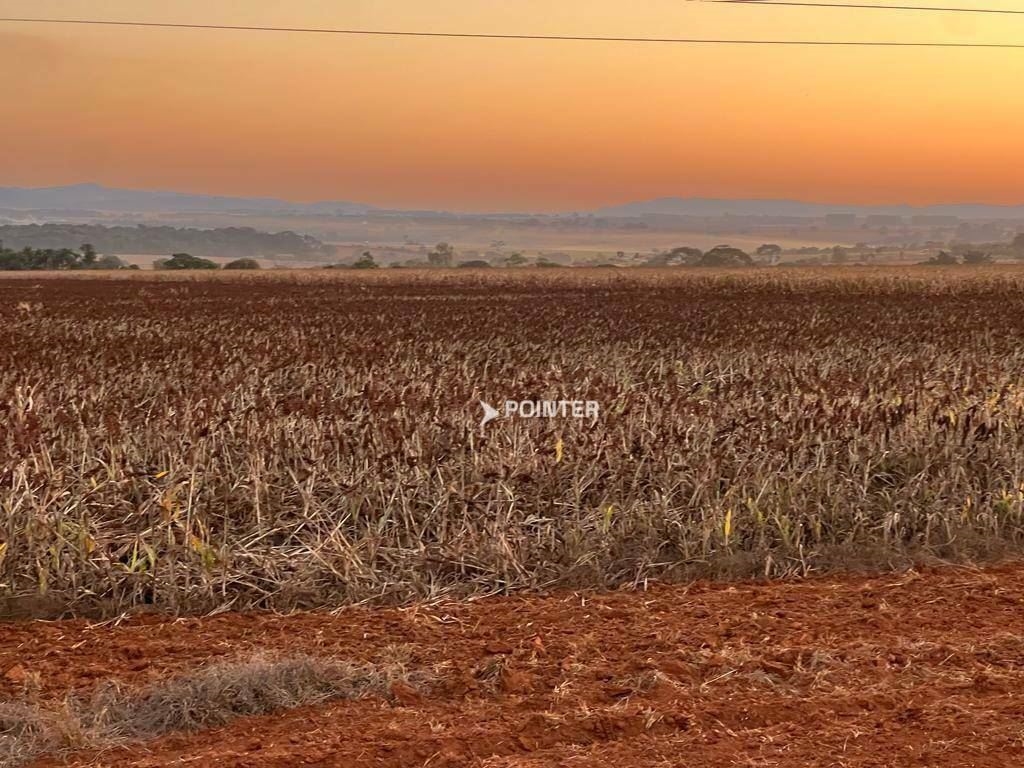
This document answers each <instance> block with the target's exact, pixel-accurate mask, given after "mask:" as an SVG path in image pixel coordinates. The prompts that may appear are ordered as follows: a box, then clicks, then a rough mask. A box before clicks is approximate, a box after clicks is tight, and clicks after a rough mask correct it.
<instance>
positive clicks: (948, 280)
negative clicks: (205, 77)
mask: <svg viewBox="0 0 1024 768" xmlns="http://www.w3.org/2000/svg"><path fill="white" fill-rule="evenodd" d="M1022 336H1024V271H1022V270H1019V269H1014V268H987V269H986V268H983V269H975V270H972V269H967V268H958V269H949V270H942V269H926V268H919V269H917V270H899V269H892V270H888V269H870V270H869V269H864V268H859V269H847V270H819V271H814V270H807V271H801V270H775V271H768V270H765V271H753V272H732V273H730V272H702V271H696V272H694V271H682V270H676V271H671V270H665V271H658V270H651V271H646V270H633V271H630V272H628V273H623V272H622V271H617V270H592V271H586V270H544V271H540V272H538V271H534V270H523V271H519V272H517V271H505V272H502V273H501V274H487V273H485V272H468V273H465V272H446V271H440V272H432V273H431V272H406V271H400V270H392V271H389V272H388V273H383V274H375V275H370V276H360V275H354V274H352V273H349V274H345V275H341V276H338V275H337V274H325V273H323V272H313V271H308V272H281V273H266V274H262V275H255V276H245V277H231V276H229V275H223V276H222V275H216V276H213V277H206V276H201V277H197V276H194V275H193V276H186V277H184V278H170V277H162V276H160V277H154V276H148V275H141V274H134V275H131V274H130V275H128V276H125V277H119V278H116V279H115V278H94V277H91V276H90V277H85V278H82V279H73V278H65V277H39V276H37V275H27V276H23V277H18V278H11V279H6V278H5V279H3V280H0V338H2V341H0V419H2V434H0V455H2V462H0V508H2V510H3V515H2V518H0V547H2V549H0V584H2V590H3V601H4V606H3V607H4V610H5V612H6V613H7V615H10V616H29V615H35V616H57V615H62V614H63V613H65V612H74V613H77V614H80V615H88V616H94V617H102V616H114V615H118V614H120V613H121V612H123V611H125V610H129V609H136V608H144V609H156V610H166V611H174V612H179V613H197V612H205V611H210V610H215V609H234V610H242V609H250V608H256V609H259V608H271V609H276V610H288V609H294V608H315V607H325V606H333V605H338V604H343V603H349V602H353V601H365V600H373V601H378V602H403V601H408V600H413V599H422V598H427V599H436V598H438V597H446V596H447V597H451V596H459V595H471V594H492V593H504V592H509V591H512V590H517V589H521V588H551V587H556V586H563V587H617V586H621V585H631V584H644V583H646V582H647V581H648V580H651V579H657V580H665V581H678V580H686V579H689V578H692V577H753V576H767V577H774V576H785V575H792V574H799V575H807V574H813V573H816V572H821V571H824V570H828V569H836V568H839V569H848V568H858V567H864V566H867V567H878V566H902V565H906V564H908V563H911V562H920V561H928V560H932V559H943V560H953V561H957V560H974V561H977V560H981V559H989V558H996V557H1000V556H1004V555H1007V554H1013V553H1016V552H1018V551H1019V550H1020V548H1021V543H1022V541H1024V539H1022V530H1024V526H1022V519H1024V513H1022V510H1024V451H1022V448H1024V437H1022V433H1021V430H1020V428H1019V427H1020V425H1021V423H1022V418H1024V390H1022V389H1021V372H1022V371H1024V349H1022V348H1021V346H1020V343H1019V342H1020V339H1021V338H1022ZM541 398H545V399H554V400H559V399H569V400H585V401H595V402H596V403H597V404H598V405H599V408H600V411H599V414H598V418H597V419H576V418H571V416H570V417H566V418H535V419H524V418H514V417H509V418H499V419H496V420H494V421H491V422H489V423H488V424H486V425H485V426H482V427H481V425H480V420H481V415H482V411H481V404H480V401H481V400H482V401H485V402H488V403H501V402H503V401H504V400H507V399H513V400H517V401H518V400H536V399H541Z"/></svg>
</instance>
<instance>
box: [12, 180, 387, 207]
mask: <svg viewBox="0 0 1024 768" xmlns="http://www.w3.org/2000/svg"><path fill="white" fill-rule="evenodd" d="M2 208H7V209H14V210H45V211H83V210H84V211H111V212H117V213H172V212H173V213H176V212H182V213H200V212H203V213H225V212H239V213H243V212H244V213H265V214H269V213H306V214H310V213H313V214H317V213H319V214H338V213H340V214H360V213H366V212H368V211H371V210H373V207H372V206H369V205H361V204H359V203H350V202H344V201H326V202H320V203H294V202H289V201H287V200H277V199H275V198H270V197H223V196H218V195H193V194H188V193H185V192H159V191H149V190H141V189H114V188H111V187H104V186H101V185H99V184H73V185H71V186H65V187H40V188H22V187H0V209H2Z"/></svg>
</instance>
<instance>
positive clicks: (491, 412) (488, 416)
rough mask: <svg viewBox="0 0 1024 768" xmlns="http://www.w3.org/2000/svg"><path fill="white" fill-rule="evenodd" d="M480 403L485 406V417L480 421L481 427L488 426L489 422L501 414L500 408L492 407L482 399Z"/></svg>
mask: <svg viewBox="0 0 1024 768" xmlns="http://www.w3.org/2000/svg"><path fill="white" fill-rule="evenodd" d="M480 405H481V406H483V409H484V417H483V419H481V421H480V426H481V427H485V426H487V422H489V421H493V420H494V419H496V418H498V417H499V416H500V415H501V414H500V413H498V410H497V409H496V408H492V407H491V406H489V405H488V404H487V403H485V402H484V401H483V400H481V401H480Z"/></svg>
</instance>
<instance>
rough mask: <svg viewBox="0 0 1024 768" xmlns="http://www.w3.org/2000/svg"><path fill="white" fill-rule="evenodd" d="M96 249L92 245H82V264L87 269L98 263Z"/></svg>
mask: <svg viewBox="0 0 1024 768" xmlns="http://www.w3.org/2000/svg"><path fill="white" fill-rule="evenodd" d="M96 257H97V253H96V249H95V248H93V247H92V244H91V243H83V244H82V264H84V265H85V266H87V267H91V266H93V265H94V264H95V263H96Z"/></svg>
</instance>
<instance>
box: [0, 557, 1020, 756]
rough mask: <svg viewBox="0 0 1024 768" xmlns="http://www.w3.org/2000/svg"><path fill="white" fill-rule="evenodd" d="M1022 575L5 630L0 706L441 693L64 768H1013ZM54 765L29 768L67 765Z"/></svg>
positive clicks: (337, 709) (303, 716)
mask: <svg viewBox="0 0 1024 768" xmlns="http://www.w3.org/2000/svg"><path fill="white" fill-rule="evenodd" d="M1022 601H1024V566H1019V565H1010V566H1004V567H1000V568H993V569H987V570H971V569H959V568H958V569H942V570H936V571H924V572H910V573H904V574H899V575H891V574H890V575H886V576H881V577H875V578H855V577H847V578H842V579H839V578H826V579H817V580H809V581H804V582H789V583H770V584H751V583H743V584H736V585H731V586H729V585H715V584H706V583H701V584H696V585H691V586H689V587H684V586H657V587H654V588H652V589H650V590H649V591H647V592H625V591H623V592H615V593H567V592H560V593H557V594H552V595H547V596H534V597H529V596H522V597H510V598H491V599H486V600H480V601H475V602H465V603H458V604H445V605H439V606H420V607H414V608H407V609H386V610H384V609H369V608H351V609H345V610H342V611H340V612H337V613H335V614H327V613H324V614H297V615H292V616H275V615H268V614H242V615H231V614H225V615H220V616H216V617H212V618H207V619H184V620H174V619H170V618H159V617H155V616H142V617H138V618H132V619H129V620H126V621H124V622H121V623H120V624H116V623H107V624H101V625H90V624H89V623H88V622H85V621H67V622H33V623H15V624H9V625H6V626H4V627H3V628H2V630H0V665H2V669H3V670H4V671H6V670H12V669H13V670H17V671H16V672H15V673H14V674H10V675H6V676H3V677H0V685H2V687H3V694H4V695H16V694H18V693H19V691H22V690H24V689H25V688H26V687H30V688H33V690H34V691H35V692H36V694H37V695H39V696H41V697H43V698H46V697H54V698H55V697H59V696H62V695H64V694H65V693H67V692H68V691H69V690H79V691H82V690H87V689H89V688H91V687H92V686H94V685H95V684H96V683H97V682H98V681H100V680H103V679H106V678H113V679H117V680H119V681H121V682H123V683H126V684H133V685H142V684H145V683H152V682H154V681H157V680H159V679H161V678H165V677H167V676H169V675H172V674H178V673H181V672H184V671H187V670H190V669H192V668H194V667H195V666H196V665H198V664H201V663H203V662H207V661H210V660H213V659H217V658H227V657H233V656H237V655H241V654H245V653H250V652H254V651H267V652H274V651H285V652H289V653H295V652H302V653H308V654H313V655H319V656H325V657H336V658H345V659H353V660H360V659H361V660H366V661H374V660H379V659H380V658H382V657H384V656H387V655H388V654H394V653H395V652H396V648H398V649H400V650H401V653H402V654H404V657H405V658H406V659H407V662H408V663H409V664H410V665H412V666H418V667H422V668H430V669H431V670H432V671H433V672H434V679H435V683H434V684H433V685H431V686H428V687H426V688H424V689H422V690H417V691H412V690H408V691H406V690H401V691H397V692H395V695H394V696H392V697H390V700H389V701H385V700H383V699H374V698H371V699H364V700H360V701H343V702H335V703H330V704H322V705H315V706H309V707H304V708H302V709H298V710H292V711H289V712H285V713H281V714H279V715H269V716H260V717H249V718H242V719H239V720H237V721H235V722H233V723H231V724H229V725H227V726H225V727H222V728H219V729H216V730H213V731H206V732H200V733H194V734H172V735H169V736H166V737H163V738H160V739H158V740H156V741H152V742H148V743H144V744H137V745H132V746H129V747H124V748H120V749H118V750H115V751H112V752H111V751H106V752H103V753H79V754H76V755H72V756H71V757H70V758H69V759H68V761H67V763H66V764H70V765H81V766H84V765H118V766H164V765H178V764H181V765H217V766H219V768H235V767H241V766H251V767H254V768H255V767H257V766H258V767H260V768H263V767H269V766H281V767H282V768H283V767H284V766H295V765H319V766H345V767H346V768H362V767H363V766H394V767H395V768H399V767H404V766H413V765H424V766H488V767H489V768H491V767H496V766H509V767H511V766H516V767H517V768H520V767H522V766H537V767H538V768H540V766H616V767H617V768H621V767H622V766H661V765H680V764H685V765H687V766H691V767H697V768H700V767H702V766H707V767H708V768H710V767H711V766H716V767H717V766H724V765H757V766H801V767H804V766H890V765H891V766H897V765H898V766H914V765H930V766H931V765H934V766H938V765H942V766H967V765H970V766H1000V768H1001V767H1002V766H1006V765H1013V764H1018V763H1020V762H1021V761H1022V760H1024V743H1022V738H1024V737H1022V725H1021V724H1022V722H1024V703H1022V701H1024V700H1022V699H1021V696H1020V693H1019V692H1020V691H1021V690H1024V611H1022V610H1021V607H1022ZM63 764H65V762H64V761H60V760H56V759H54V758H48V759H45V760H42V761H39V762H37V763H36V765H38V766H44V765H48V766H52V765H63Z"/></svg>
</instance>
